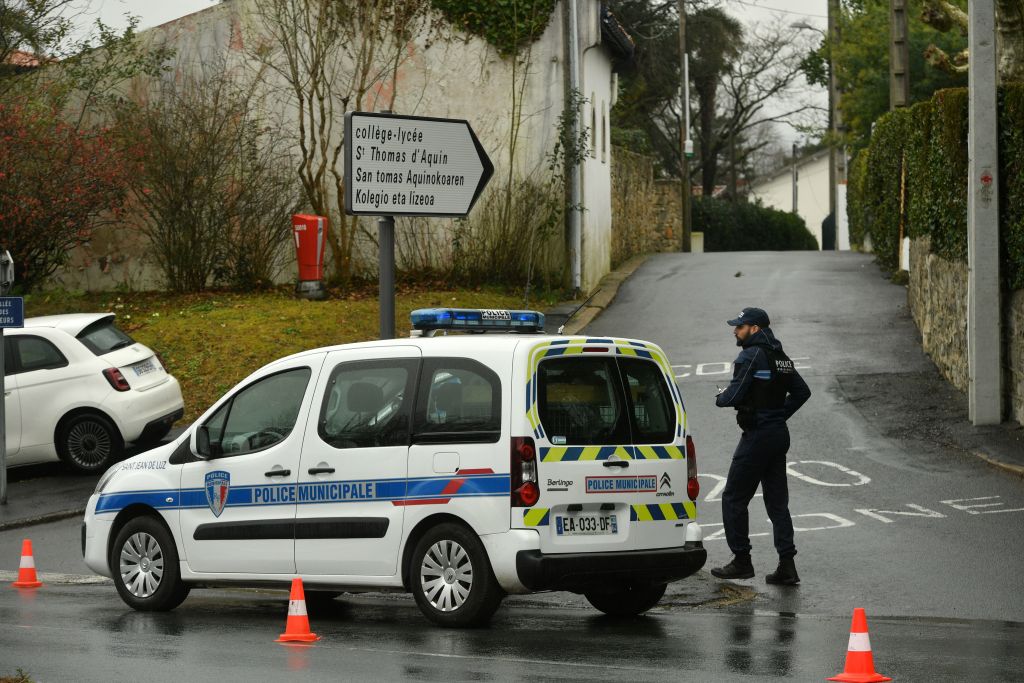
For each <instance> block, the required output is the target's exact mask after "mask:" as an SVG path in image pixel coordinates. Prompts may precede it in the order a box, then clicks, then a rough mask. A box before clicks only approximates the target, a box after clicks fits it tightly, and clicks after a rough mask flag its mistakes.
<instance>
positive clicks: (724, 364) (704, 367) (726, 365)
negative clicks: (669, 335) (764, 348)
mask: <svg viewBox="0 0 1024 683" xmlns="http://www.w3.org/2000/svg"><path fill="white" fill-rule="evenodd" d="M810 359H811V357H810V356H800V357H799V358H790V360H791V361H793V367H794V368H796V369H797V370H810V369H811V366H810V365H801V364H800V363H799V361H802V360H810ZM714 366H721V368H722V369H721V370H709V369H708V368H711V367H714ZM692 368H693V364H692V363H683V364H680V365H673V366H672V369H673V370H684V369H685V370H690V369H692ZM730 372H732V361H716V362H714V363H698V364H697V370H696V373H692V372H681V373H679V374H678V375H676V379H684V378H686V377H690V376H692V375H694V374H696V375H697V376H698V377H708V376H713V375H728V374H729V373H730Z"/></svg>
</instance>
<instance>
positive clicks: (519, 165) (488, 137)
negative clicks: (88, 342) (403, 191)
mask: <svg viewBox="0 0 1024 683" xmlns="http://www.w3.org/2000/svg"><path fill="white" fill-rule="evenodd" d="M253 5H254V0H234V1H233V2H224V3H221V4H219V5H215V6H213V7H210V8H209V9H206V10H203V11H200V12H196V13H194V14H191V15H188V16H186V17H182V18H181V19H178V20H175V21H173V22H169V23H167V24H164V25H162V26H159V27H156V28H153V29H150V30H148V31H146V32H144V33H143V36H142V37H143V39H144V40H147V41H152V42H153V43H163V44H167V45H169V46H171V47H173V48H174V49H175V50H176V52H177V58H176V68H175V71H173V72H172V73H171V74H169V75H168V76H167V77H168V78H180V77H181V75H182V74H184V73H187V72H188V71H190V70H195V71H200V70H202V69H203V68H204V66H205V65H209V64H211V63H214V62H215V61H216V59H217V57H218V56H219V55H227V57H228V60H229V64H231V65H232V66H233V68H235V69H236V70H237V72H238V74H239V75H240V76H242V77H246V76H250V77H251V76H252V74H254V73H255V68H256V65H255V64H254V62H253V60H251V59H250V58H249V51H250V50H251V49H252V47H253V46H254V45H255V44H256V40H257V38H258V36H259V35H260V30H259V26H258V19H257V17H256V16H255V14H254V12H253ZM600 5H601V3H600V1H599V0H578V7H579V11H580V17H579V22H580V38H581V40H580V43H581V48H582V49H583V57H582V59H581V65H582V72H583V73H582V78H581V86H582V87H581V89H582V90H583V93H584V96H586V97H588V98H591V97H593V103H596V105H597V107H598V111H597V113H596V121H597V126H598V130H596V131H593V132H592V137H591V140H592V142H594V143H596V156H595V157H594V158H588V159H587V160H586V162H585V163H584V168H583V204H584V206H585V211H584V215H583V285H584V289H586V290H590V289H592V288H593V287H594V286H595V285H596V284H597V282H598V281H599V280H600V278H601V277H603V276H604V275H605V274H606V273H607V272H608V271H609V270H610V266H611V172H610V154H611V145H610V140H609V135H610V128H609V126H610V122H609V121H608V110H609V109H610V107H611V102H612V92H611V84H612V67H611V60H610V57H609V55H608V53H607V52H606V51H605V50H604V49H603V48H601V47H599V41H600V24H599V11H600ZM564 83H565V75H564V51H563V27H562V8H561V5H559V6H557V7H556V8H555V10H554V12H553V15H552V18H551V21H550V22H549V24H548V27H547V29H546V30H545V32H544V34H543V35H542V36H541V38H540V39H539V40H538V41H536V42H535V43H534V44H533V45H532V46H531V47H530V48H529V50H528V51H527V52H526V53H523V54H521V55H520V59H519V60H518V61H517V62H515V63H513V61H512V60H510V59H505V58H502V57H500V56H499V55H498V53H497V52H496V51H495V50H494V48H492V47H491V46H490V45H489V44H487V43H486V42H485V41H483V40H482V39H478V38H475V37H472V36H468V35H466V34H464V33H459V32H456V31H454V30H453V29H448V30H446V31H443V32H442V33H441V35H440V38H439V36H438V34H436V33H431V32H430V31H424V32H423V33H422V34H421V35H420V36H418V37H417V38H415V39H414V40H413V41H412V42H411V43H410V44H409V45H408V46H407V49H406V53H405V55H404V58H403V62H402V64H401V66H400V68H399V70H398V75H397V78H395V79H394V80H391V79H387V80H385V81H382V82H381V83H379V84H378V86H377V87H376V88H375V89H374V90H373V91H372V92H371V93H369V94H368V95H367V97H366V98H365V100H364V101H363V103H362V108H363V109H364V110H369V111H373V110H381V109H387V108H390V109H393V110H394V111H395V113H398V114H409V115H419V116H436V117H445V118H461V119H467V120H468V121H469V122H470V124H471V125H472V127H473V129H474V131H475V132H476V134H477V137H478V138H479V139H480V142H481V144H482V145H483V147H484V149H485V150H486V151H487V153H488V155H489V156H490V157H491V160H492V162H493V163H494V166H495V174H494V178H493V179H492V182H491V185H490V186H489V189H488V190H487V192H493V191H495V189H496V188H497V187H498V186H499V185H500V183H499V182H498V181H499V179H501V178H504V177H506V176H507V175H508V174H509V170H510V168H511V170H512V172H513V174H518V175H521V176H526V177H528V176H532V175H534V174H540V173H545V172H546V168H547V157H548V154H549V153H550V152H551V150H552V148H553V146H554V144H555V141H556V138H557V134H558V118H559V116H560V114H561V112H562V106H563V102H564ZM284 85H285V84H284V83H283V81H279V82H277V83H271V85H270V86H268V96H267V98H266V100H265V104H264V106H265V107H266V108H267V111H268V112H272V113H276V114H277V115H278V116H280V117H281V119H282V120H283V121H294V120H295V118H296V116H297V108H296V107H295V105H294V104H293V103H292V102H291V101H290V98H289V97H288V96H287V90H286V89H281V90H279V91H278V92H280V93H283V94H275V89H277V88H282V87H283V86H284ZM150 86H151V84H149V83H146V82H136V83H134V84H132V86H131V87H130V88H129V89H128V90H129V93H130V94H131V96H132V97H136V98H142V99H144V98H146V97H151V96H153V94H154V92H155V91H154V90H153V89H151V87H150ZM513 93H516V94H517V96H520V97H521V102H520V103H519V104H518V105H514V103H513ZM591 104H592V103H591V102H588V105H587V107H588V109H587V112H588V115H589V107H590V106H591ZM515 106H518V109H519V116H520V121H521V125H520V127H519V130H518V134H517V135H516V136H515V139H514V147H515V155H514V159H513V158H510V157H511V155H510V149H512V147H513V136H512V127H513V126H512V123H513V120H514V115H513V111H514V107H515ZM584 119H585V120H584V123H585V124H586V125H589V118H588V116H585V117H584ZM602 124H603V125H602ZM342 132H343V126H342V121H341V116H340V115H339V116H338V120H337V121H336V123H335V133H336V136H338V137H340V136H341V135H342ZM602 146H603V149H604V151H603V153H602ZM484 199H485V198H483V197H482V198H481V199H480V201H481V202H482V201H484ZM364 225H365V227H366V228H367V235H369V234H375V233H376V229H375V227H374V226H375V220H372V219H364ZM453 228H454V223H453V221H451V220H449V219H415V220H413V219H399V221H398V230H399V231H400V232H401V231H403V230H406V231H410V230H421V231H423V232H424V234H425V235H426V237H427V240H428V241H429V242H430V243H431V244H432V245H433V246H432V248H433V249H435V251H436V253H435V255H436V257H437V258H438V259H443V258H444V257H445V255H446V254H448V253H450V244H451V239H450V237H451V234H452V230H453ZM400 238H401V236H399V239H400ZM283 248H285V249H288V250H291V249H292V247H291V245H290V244H285V245H284V247H283ZM356 258H357V259H361V260H362V261H363V262H364V263H366V264H368V267H370V268H371V269H375V267H376V246H375V245H374V244H373V242H372V240H371V239H370V238H369V237H368V236H364V237H363V238H362V239H361V240H360V241H359V242H358V243H357V254H356ZM289 262H291V256H290V255H289ZM103 263H104V264H105V270H103V269H100V268H99V266H98V265H97V260H96V255H95V254H89V253H86V250H83V249H81V248H79V249H76V250H75V252H74V253H73V254H72V259H71V262H70V263H69V266H68V267H67V268H65V269H64V271H63V272H62V273H60V275H59V277H60V283H59V284H60V285H62V286H65V287H69V288H86V289H111V288H114V287H117V286H129V287H131V288H140V289H145V288H151V287H157V286H159V284H160V283H159V272H158V271H157V270H156V269H155V268H154V267H153V265H152V264H147V263H146V260H145V253H144V250H140V249H138V247H136V248H135V251H134V253H133V254H132V255H131V256H129V257H127V258H126V259H125V260H124V263H123V264H114V266H113V270H112V269H111V265H110V264H111V260H110V259H107V260H104V261H103ZM293 278H294V268H291V269H286V271H285V272H284V273H283V274H282V280H283V281H288V280H291V279H293Z"/></svg>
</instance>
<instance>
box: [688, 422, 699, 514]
mask: <svg viewBox="0 0 1024 683" xmlns="http://www.w3.org/2000/svg"><path fill="white" fill-rule="evenodd" d="M686 495H687V496H689V497H690V500H697V496H699V495H700V482H699V481H697V447H696V446H695V445H694V444H693V437H692V436H689V435H687V437H686Z"/></svg>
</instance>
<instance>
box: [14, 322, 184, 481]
mask: <svg viewBox="0 0 1024 683" xmlns="http://www.w3.org/2000/svg"><path fill="white" fill-rule="evenodd" d="M114 317H115V316H114V314H113V313H74V314H68V315H50V316H43V317H38V318H27V319H26V320H25V327H24V328H18V329H8V330H6V331H5V332H4V335H3V338H4V393H5V396H4V409H5V411H6V421H5V423H6V426H7V429H6V432H7V464H8V465H26V464H33V463H39V462H45V461H48V460H55V459H57V458H60V459H61V460H63V461H64V462H66V463H67V464H68V465H70V466H71V467H72V468H74V469H76V470H79V471H81V472H96V473H100V472H103V471H104V470H106V469H107V468H109V467H110V466H111V465H112V464H113V463H114V462H116V461H117V460H118V459H119V458H120V457H121V455H122V451H123V449H124V444H125V443H126V442H131V441H134V442H142V443H149V442H155V441H159V440H160V439H162V438H163V437H164V436H166V434H167V432H168V431H169V430H170V429H171V425H173V424H174V422H175V421H176V420H178V419H180V418H181V416H182V415H183V414H184V403H183V402H182V399H181V387H180V386H179V385H178V381H177V380H176V379H174V377H172V376H171V375H169V374H168V373H167V371H166V370H164V367H163V364H162V363H161V362H160V359H159V358H158V357H157V356H156V354H155V353H153V351H152V350H150V349H149V348H148V347H146V346H144V345H142V344H139V343H137V342H135V341H134V340H133V339H132V338H131V337H129V336H128V335H127V334H125V333H124V332H123V331H121V330H120V329H118V328H117V327H116V326H115V325H114Z"/></svg>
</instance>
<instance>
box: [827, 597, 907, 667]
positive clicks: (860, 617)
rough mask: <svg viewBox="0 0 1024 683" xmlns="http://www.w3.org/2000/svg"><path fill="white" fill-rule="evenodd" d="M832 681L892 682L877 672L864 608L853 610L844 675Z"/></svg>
mask: <svg viewBox="0 0 1024 683" xmlns="http://www.w3.org/2000/svg"><path fill="white" fill-rule="evenodd" d="M828 680H830V681H845V682H846V683H876V682H881V681H891V680H892V679H891V678H887V677H886V676H883V675H882V674H880V673H876V672H875V658H874V657H873V656H872V654H871V639H870V638H868V618H867V616H866V615H865V614H864V608H863V607H857V608H855V609H854V610H853V624H852V625H851V626H850V645H849V646H848V647H847V648H846V666H845V667H844V668H843V673H841V674H838V675H836V676H833V677H832V678H829V679H828Z"/></svg>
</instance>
